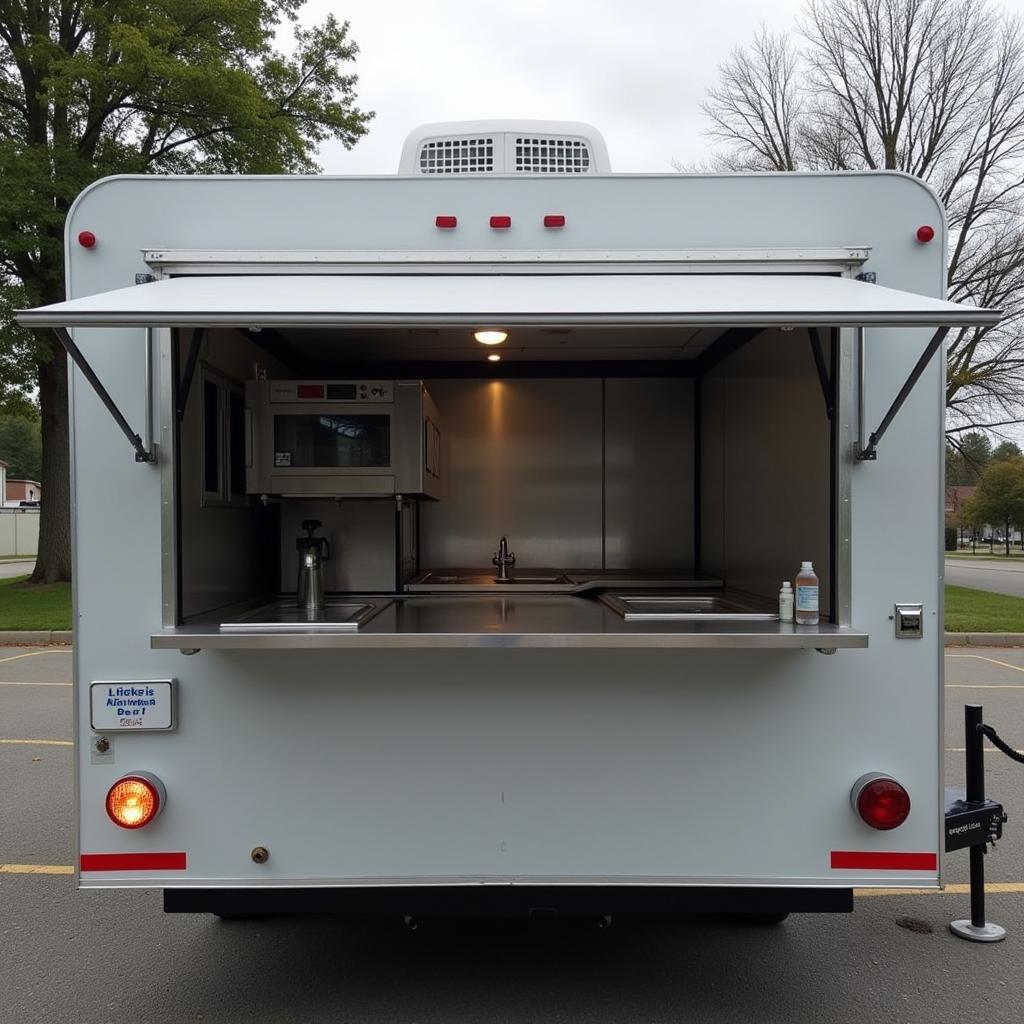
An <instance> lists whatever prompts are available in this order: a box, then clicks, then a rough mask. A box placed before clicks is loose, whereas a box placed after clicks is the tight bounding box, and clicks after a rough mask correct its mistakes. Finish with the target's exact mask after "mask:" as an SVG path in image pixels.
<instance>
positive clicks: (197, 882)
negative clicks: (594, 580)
mask: <svg viewBox="0 0 1024 1024" xmlns="http://www.w3.org/2000/svg"><path fill="white" fill-rule="evenodd" d="M517 885H527V886H537V887H540V886H565V885H574V886H575V885H578V886H580V887H581V888H582V887H595V888H596V887H601V886H631V887H636V888H644V887H648V886H655V887H657V886H672V887H683V888H708V887H715V888H732V887H735V888H748V887H750V886H759V887H763V888H766V889H794V888H815V889H851V888H865V887H870V888H896V889H898V888H906V887H913V888H915V889H929V888H931V889H937V888H938V882H937V880H936V879H935V878H934V877H931V878H929V877H921V875H920V874H913V875H900V876H892V875H885V876H882V877H879V876H877V875H869V874H862V875H858V876H855V877H843V878H837V877H836V876H835V875H830V876H815V877H794V878H789V877H785V876H772V877H768V876H759V875H751V876H749V877H747V876H743V877H739V876H737V877H722V876H715V875H708V876H686V875H675V876H673V875H670V876H658V875H651V876H637V875H535V876H534V875H515V876H498V875H452V876H445V875H433V876H431V875H410V876H404V875H396V876H391V875H381V876H365V877H355V878H353V877H339V878H317V877H314V878H287V879H284V878H282V879H276V880H274V879H266V880H263V879H261V880H258V881H257V880H255V879H252V878H202V877H200V878H191V877H189V878H183V877H181V876H180V875H178V876H170V877H162V876H151V877H148V878H138V877H136V876H131V875H127V876H125V877H124V878H102V879H99V878H88V879H83V885H82V887H83V888H99V889H113V888H150V889H158V888H172V887H173V888H182V889H312V888H324V889H340V888H356V889H366V888H380V887H384V886H388V887H392V886H393V887H409V888H430V887H436V886H462V887H483V886H517Z"/></svg>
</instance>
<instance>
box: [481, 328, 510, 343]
mask: <svg viewBox="0 0 1024 1024" xmlns="http://www.w3.org/2000/svg"><path fill="white" fill-rule="evenodd" d="M473 337H474V338H476V340H477V341H479V342H480V344H481V345H500V344H501V343H502V342H503V341H504V340H505V339H506V338H507V337H508V331H496V330H494V329H489V330H483V331H474V332H473Z"/></svg>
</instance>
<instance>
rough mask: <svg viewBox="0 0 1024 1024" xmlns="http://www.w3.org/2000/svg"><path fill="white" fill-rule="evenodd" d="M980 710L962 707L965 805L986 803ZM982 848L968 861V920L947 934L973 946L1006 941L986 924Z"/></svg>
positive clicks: (951, 927) (998, 930)
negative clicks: (969, 872)
mask: <svg viewBox="0 0 1024 1024" xmlns="http://www.w3.org/2000/svg"><path fill="white" fill-rule="evenodd" d="M981 725H982V706H981V705H980V704H965V705H964V740H965V747H966V760H967V802H968V803H969V804H978V805H984V803H985V749H984V733H983V732H982V731H981V728H980V726H981ZM985 846H986V843H985V842H984V841H983V842H981V843H974V844H973V845H972V846H971V847H970V857H971V919H970V920H969V921H965V920H958V921H951V922H950V925H949V930H950V931H951V932H952V933H953V934H954V935H956V936H958V937H959V938H961V939H970V940H971V941H972V942H1000V941H1002V940H1003V939H1005V938H1006V929H1005V928H1002V927H1001V926H1000V925H998V924H990V923H989V922H987V921H986V920H985Z"/></svg>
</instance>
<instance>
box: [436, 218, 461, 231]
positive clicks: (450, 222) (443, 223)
mask: <svg viewBox="0 0 1024 1024" xmlns="http://www.w3.org/2000/svg"><path fill="white" fill-rule="evenodd" d="M434 223H435V224H436V225H437V226H438V227H439V228H445V229H446V230H450V229H451V228H454V227H457V226H458V223H459V218H458V217H450V216H441V215H439V216H437V217H435V218H434Z"/></svg>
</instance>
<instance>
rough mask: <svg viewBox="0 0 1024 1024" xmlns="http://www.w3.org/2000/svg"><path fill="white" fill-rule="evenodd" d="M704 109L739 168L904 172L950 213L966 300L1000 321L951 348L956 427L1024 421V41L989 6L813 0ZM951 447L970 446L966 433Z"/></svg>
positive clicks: (954, 294)
mask: <svg viewBox="0 0 1024 1024" xmlns="http://www.w3.org/2000/svg"><path fill="white" fill-rule="evenodd" d="M719 74H720V80H719V84H718V85H717V86H716V87H715V88H713V89H710V90H709V91H708V94H707V99H706V100H705V103H704V104H703V109H704V111H705V113H706V114H707V115H708V117H709V118H710V120H711V125H710V127H709V129H708V135H709V136H710V137H711V138H713V139H715V140H717V141H718V142H720V143H722V145H723V149H722V151H721V152H720V154H718V163H719V165H720V166H722V167H725V168H731V169H740V168H761V169H772V170H780V171H791V170H801V169H802V170H828V169H832V170H852V169H888V170H900V171H905V172H907V173H909V174H913V175H916V176H917V177H920V178H922V179H924V180H925V181H927V182H928V183H929V184H930V185H931V187H932V188H933V189H934V190H935V191H936V193H937V194H938V196H939V198H940V199H941V200H942V201H943V203H944V204H945V205H946V209H947V212H948V217H949V229H950V234H949V247H950V248H949V269H948V288H949V296H950V298H952V299H956V300H963V301H969V302H976V303H978V304H981V305H992V306H999V307H1000V308H1002V309H1003V311H1004V319H1003V321H1002V323H1001V324H1000V325H999V326H998V327H984V328H964V329H962V330H960V331H959V332H958V333H957V334H956V335H955V336H953V335H951V340H950V342H949V345H948V385H947V402H948V406H949V409H950V412H951V414H952V415H951V420H952V421H953V427H954V432H955V431H956V429H959V430H960V431H963V430H966V429H971V428H973V427H975V426H983V427H999V426H1005V425H1008V424H1010V423H1017V422H1020V421H1021V414H1022V412H1024V339H1022V337H1021V324H1022V322H1024V33H1022V29H1021V25H1020V23H1019V22H1018V21H1017V20H1016V19H1014V18H1008V17H1005V16H1003V15H1001V14H1000V13H998V12H997V11H996V9H995V8H994V7H993V6H992V5H991V3H989V2H988V0H808V3H807V6H806V8H805V12H804V16H803V18H802V19H801V20H800V22H799V24H798V34H797V35H796V36H792V37H791V36H787V35H778V34H774V35H773V34H771V33H769V32H767V31H766V30H765V29H761V30H760V32H758V34H757V35H756V36H755V38H754V40H753V42H752V43H751V45H750V46H749V47H748V48H746V49H740V50H736V51H734V52H733V53H732V54H731V56H730V58H729V60H728V61H726V63H725V64H724V65H723V66H722V67H721V68H720V72H719ZM951 440H952V441H953V443H954V444H955V443H956V441H955V437H952V438H951Z"/></svg>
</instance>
